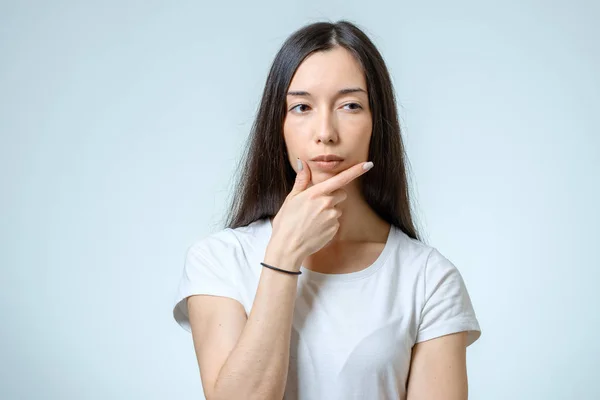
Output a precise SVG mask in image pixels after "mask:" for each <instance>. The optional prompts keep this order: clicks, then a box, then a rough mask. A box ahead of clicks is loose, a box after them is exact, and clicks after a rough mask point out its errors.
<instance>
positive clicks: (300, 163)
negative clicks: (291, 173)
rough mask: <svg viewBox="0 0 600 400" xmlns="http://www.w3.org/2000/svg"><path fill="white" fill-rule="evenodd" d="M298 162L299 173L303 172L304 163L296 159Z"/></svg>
mask: <svg viewBox="0 0 600 400" xmlns="http://www.w3.org/2000/svg"><path fill="white" fill-rule="evenodd" d="M296 160H297V162H298V172H300V171H302V168H303V167H302V161H300V159H299V158H296Z"/></svg>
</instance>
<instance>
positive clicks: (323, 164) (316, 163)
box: [310, 160, 343, 171]
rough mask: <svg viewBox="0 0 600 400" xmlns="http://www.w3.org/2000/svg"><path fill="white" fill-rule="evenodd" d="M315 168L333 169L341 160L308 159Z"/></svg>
mask: <svg viewBox="0 0 600 400" xmlns="http://www.w3.org/2000/svg"><path fill="white" fill-rule="evenodd" d="M310 162H311V163H312V164H313V165H312V166H314V167H316V168H317V169H321V170H326V171H329V170H333V169H336V168H337V167H338V166H339V165H340V164H341V163H342V162H343V160H335V161H310Z"/></svg>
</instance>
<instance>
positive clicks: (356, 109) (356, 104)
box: [290, 103, 362, 111]
mask: <svg viewBox="0 0 600 400" xmlns="http://www.w3.org/2000/svg"><path fill="white" fill-rule="evenodd" d="M349 105H355V106H358V108H355V109H353V110H350V111H358V110H361V109H362V106H361V105H360V104H358V103H348V104H344V107H345V106H349ZM300 106H307V105H306V104H303V103H301V104H296V105H295V106H294V107H292V108H290V111H293V110H295V109H296V108H297V107H300ZM307 107H308V106H307Z"/></svg>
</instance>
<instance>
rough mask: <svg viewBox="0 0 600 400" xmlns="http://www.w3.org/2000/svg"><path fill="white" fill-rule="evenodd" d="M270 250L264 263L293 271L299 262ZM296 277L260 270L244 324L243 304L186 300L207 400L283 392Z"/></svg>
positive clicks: (274, 396)
mask: <svg viewBox="0 0 600 400" xmlns="http://www.w3.org/2000/svg"><path fill="white" fill-rule="evenodd" d="M285 254H287V253H284V252H283V251H282V250H281V249H280V248H276V247H273V248H270V249H269V248H268V249H267V252H266V254H265V259H264V260H265V261H264V262H265V263H267V264H270V265H275V266H277V267H278V268H282V269H286V270H290V271H296V270H298V269H299V268H300V262H299V261H298V260H296V259H295V258H294V257H292V256H287V255H285ZM297 283H298V277H297V275H291V274H285V273H283V272H278V271H273V270H271V269H269V268H263V271H262V273H261V278H260V281H259V284H258V289H257V291H256V297H255V299H254V303H253V306H252V311H251V312H250V315H249V316H248V319H247V321H246V315H245V311H244V309H243V307H242V306H241V304H239V303H238V302H236V301H235V300H232V299H228V298H224V297H215V296H192V297H190V299H189V309H190V322H191V325H192V333H193V337H194V344H195V348H196V354H197V358H198V363H199V367H200V371H201V376H202V384H203V387H204V392H205V395H206V398H207V400H213V399H214V400H220V399H238V398H239V399H242V398H243V399H261V400H262V399H277V400H281V398H283V394H284V391H285V384H286V381H287V372H288V364H289V348H290V336H291V326H292V316H293V310H294V302H295V298H296V288H297Z"/></svg>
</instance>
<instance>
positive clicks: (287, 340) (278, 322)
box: [174, 21, 480, 400]
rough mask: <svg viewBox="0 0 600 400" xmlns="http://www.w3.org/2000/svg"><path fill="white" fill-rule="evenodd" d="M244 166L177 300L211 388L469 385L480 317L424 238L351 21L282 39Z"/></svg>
mask: <svg viewBox="0 0 600 400" xmlns="http://www.w3.org/2000/svg"><path fill="white" fill-rule="evenodd" d="M241 165H242V166H243V172H242V174H241V176H240V182H239V190H238V191H237V192H236V194H237V197H235V198H234V201H233V204H232V211H231V214H230V217H229V221H228V226H227V228H225V229H223V230H221V231H219V232H216V233H213V234H210V235H208V236H206V237H204V238H202V239H200V240H198V241H196V242H195V243H194V244H193V245H192V246H191V247H190V248H189V249H188V252H187V257H186V262H185V266H184V273H183V276H182V279H181V282H180V286H179V292H178V296H177V298H176V302H175V308H174V317H175V319H176V320H177V322H178V323H179V324H180V325H181V326H182V327H184V328H185V329H187V330H190V331H191V332H192V336H193V341H194V347H195V352H196V356H197V360H198V365H199V368H200V373H201V379H202V385H203V388H204V393H205V395H206V398H207V399H208V400H213V399H261V400H263V399H281V398H282V397H283V398H285V399H287V400H291V399H327V400H329V399H361V400H362V399H408V400H416V399H441V398H443V399H446V400H454V399H456V400H458V399H466V398H467V373H466V347H467V346H468V345H470V344H471V343H473V342H474V341H475V340H477V338H479V336H480V329H479V325H478V322H477V319H476V316H475V313H474V311H473V307H472V305H471V301H470V298H469V295H468V293H467V290H466V288H465V285H464V282H463V280H462V278H461V275H460V273H459V271H458V270H457V268H456V267H455V266H454V265H453V264H452V263H451V262H450V261H449V260H448V259H446V258H445V257H444V256H442V255H441V254H440V253H439V252H438V251H437V250H436V249H435V248H433V247H430V246H428V245H426V244H424V243H422V242H421V241H420V239H419V237H418V234H417V232H416V229H415V227H414V224H413V220H412V216H411V211H410V201H409V195H408V193H409V191H408V185H407V179H406V168H405V157H404V149H403V145H402V140H401V136H400V127H399V123H398V116H397V110H396V102H395V98H394V92H393V88H392V83H391V80H390V76H389V73H388V71H387V68H386V66H385V64H384V61H383V59H382V57H381V55H380V53H379V52H378V51H377V49H376V48H375V46H374V45H373V43H372V42H371V41H370V40H369V39H368V37H367V36H366V35H365V34H364V33H363V32H362V31H361V30H359V29H358V28H357V27H356V26H355V25H353V24H351V23H349V22H346V21H341V22H338V23H335V24H332V23H315V24H311V25H308V26H305V27H303V28H302V29H300V30H298V31H296V32H295V33H293V34H292V35H291V36H290V37H289V38H288V39H287V40H286V42H285V43H284V44H283V46H282V48H281V50H280V51H279V52H278V54H277V55H276V57H275V60H274V61H273V65H272V67H271V70H270V73H269V76H268V79H267V82H266V86H265V89H264V93H263V97H262V101H261V104H260V108H259V110H258V115H257V118H256V122H255V124H254V126H253V129H252V133H251V136H250V144H249V146H248V150H247V153H246V155H245V158H244V162H243V163H242V164H241ZM284 396H285V397H284Z"/></svg>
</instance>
